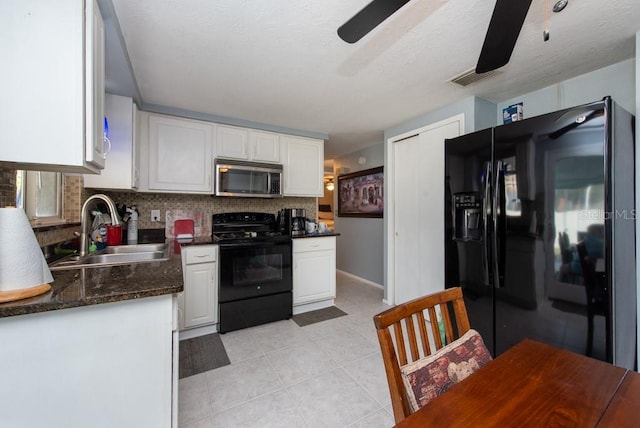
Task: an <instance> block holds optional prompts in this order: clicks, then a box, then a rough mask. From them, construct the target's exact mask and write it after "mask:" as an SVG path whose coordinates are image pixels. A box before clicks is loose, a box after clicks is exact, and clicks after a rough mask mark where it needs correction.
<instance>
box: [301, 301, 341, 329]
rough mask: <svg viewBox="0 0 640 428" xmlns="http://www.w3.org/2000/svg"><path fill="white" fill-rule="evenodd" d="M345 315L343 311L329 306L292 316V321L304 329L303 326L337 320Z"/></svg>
mask: <svg viewBox="0 0 640 428" xmlns="http://www.w3.org/2000/svg"><path fill="white" fill-rule="evenodd" d="M345 315H347V313H346V312H344V311H343V310H341V309H338V308H336V307H335V306H329V307H328V308H323V309H318V310H317V311H311V312H305V313H304V314H298V315H294V316H293V318H292V319H293V320H294V321H295V322H296V324H298V325H299V326H300V327H304V326H305V325H309V324H315V323H317V322H321V321H327V320H330V319H332V318H338V317H342V316H345Z"/></svg>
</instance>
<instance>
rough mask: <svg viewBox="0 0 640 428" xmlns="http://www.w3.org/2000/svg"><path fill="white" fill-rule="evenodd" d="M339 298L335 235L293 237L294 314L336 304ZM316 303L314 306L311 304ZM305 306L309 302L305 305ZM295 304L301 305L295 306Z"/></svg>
mask: <svg viewBox="0 0 640 428" xmlns="http://www.w3.org/2000/svg"><path fill="white" fill-rule="evenodd" d="M335 297H336V238H335V236H326V237H318V238H296V239H294V240H293V306H294V311H293V312H294V314H295V313H301V312H306V311H307V310H314V309H319V308H321V307H325V306H331V305H333V300H334V299H335ZM310 303H315V305H308V304H310ZM304 305H307V306H306V308H305V307H304ZM296 306H297V307H298V308H297V309H296Z"/></svg>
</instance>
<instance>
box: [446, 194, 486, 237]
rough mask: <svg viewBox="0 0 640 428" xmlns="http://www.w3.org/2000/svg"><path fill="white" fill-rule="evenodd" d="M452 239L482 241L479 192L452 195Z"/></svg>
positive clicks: (480, 197)
mask: <svg viewBox="0 0 640 428" xmlns="http://www.w3.org/2000/svg"><path fill="white" fill-rule="evenodd" d="M453 239H454V240H456V241H479V240H481V239H482V196H481V195H480V192H462V193H455V194H454V195H453Z"/></svg>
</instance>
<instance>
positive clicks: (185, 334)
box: [179, 324, 218, 340]
mask: <svg viewBox="0 0 640 428" xmlns="http://www.w3.org/2000/svg"><path fill="white" fill-rule="evenodd" d="M217 332H218V324H209V325H205V326H202V327H196V328H189V329H186V330H180V333H179V337H180V340H186V339H193V338H194V337H199V336H205V335H207V334H211V333H217Z"/></svg>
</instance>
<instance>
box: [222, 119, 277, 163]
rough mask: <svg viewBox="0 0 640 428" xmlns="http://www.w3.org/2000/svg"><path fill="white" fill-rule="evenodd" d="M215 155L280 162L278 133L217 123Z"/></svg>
mask: <svg viewBox="0 0 640 428" xmlns="http://www.w3.org/2000/svg"><path fill="white" fill-rule="evenodd" d="M217 130H218V132H217V134H218V141H217V145H216V157H221V158H230V159H243V160H251V161H256V162H271V163H278V162H280V142H279V136H278V134H274V133H271V132H264V131H255V130H252V129H247V128H238V127H235V126H228V125H218V126H217Z"/></svg>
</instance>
